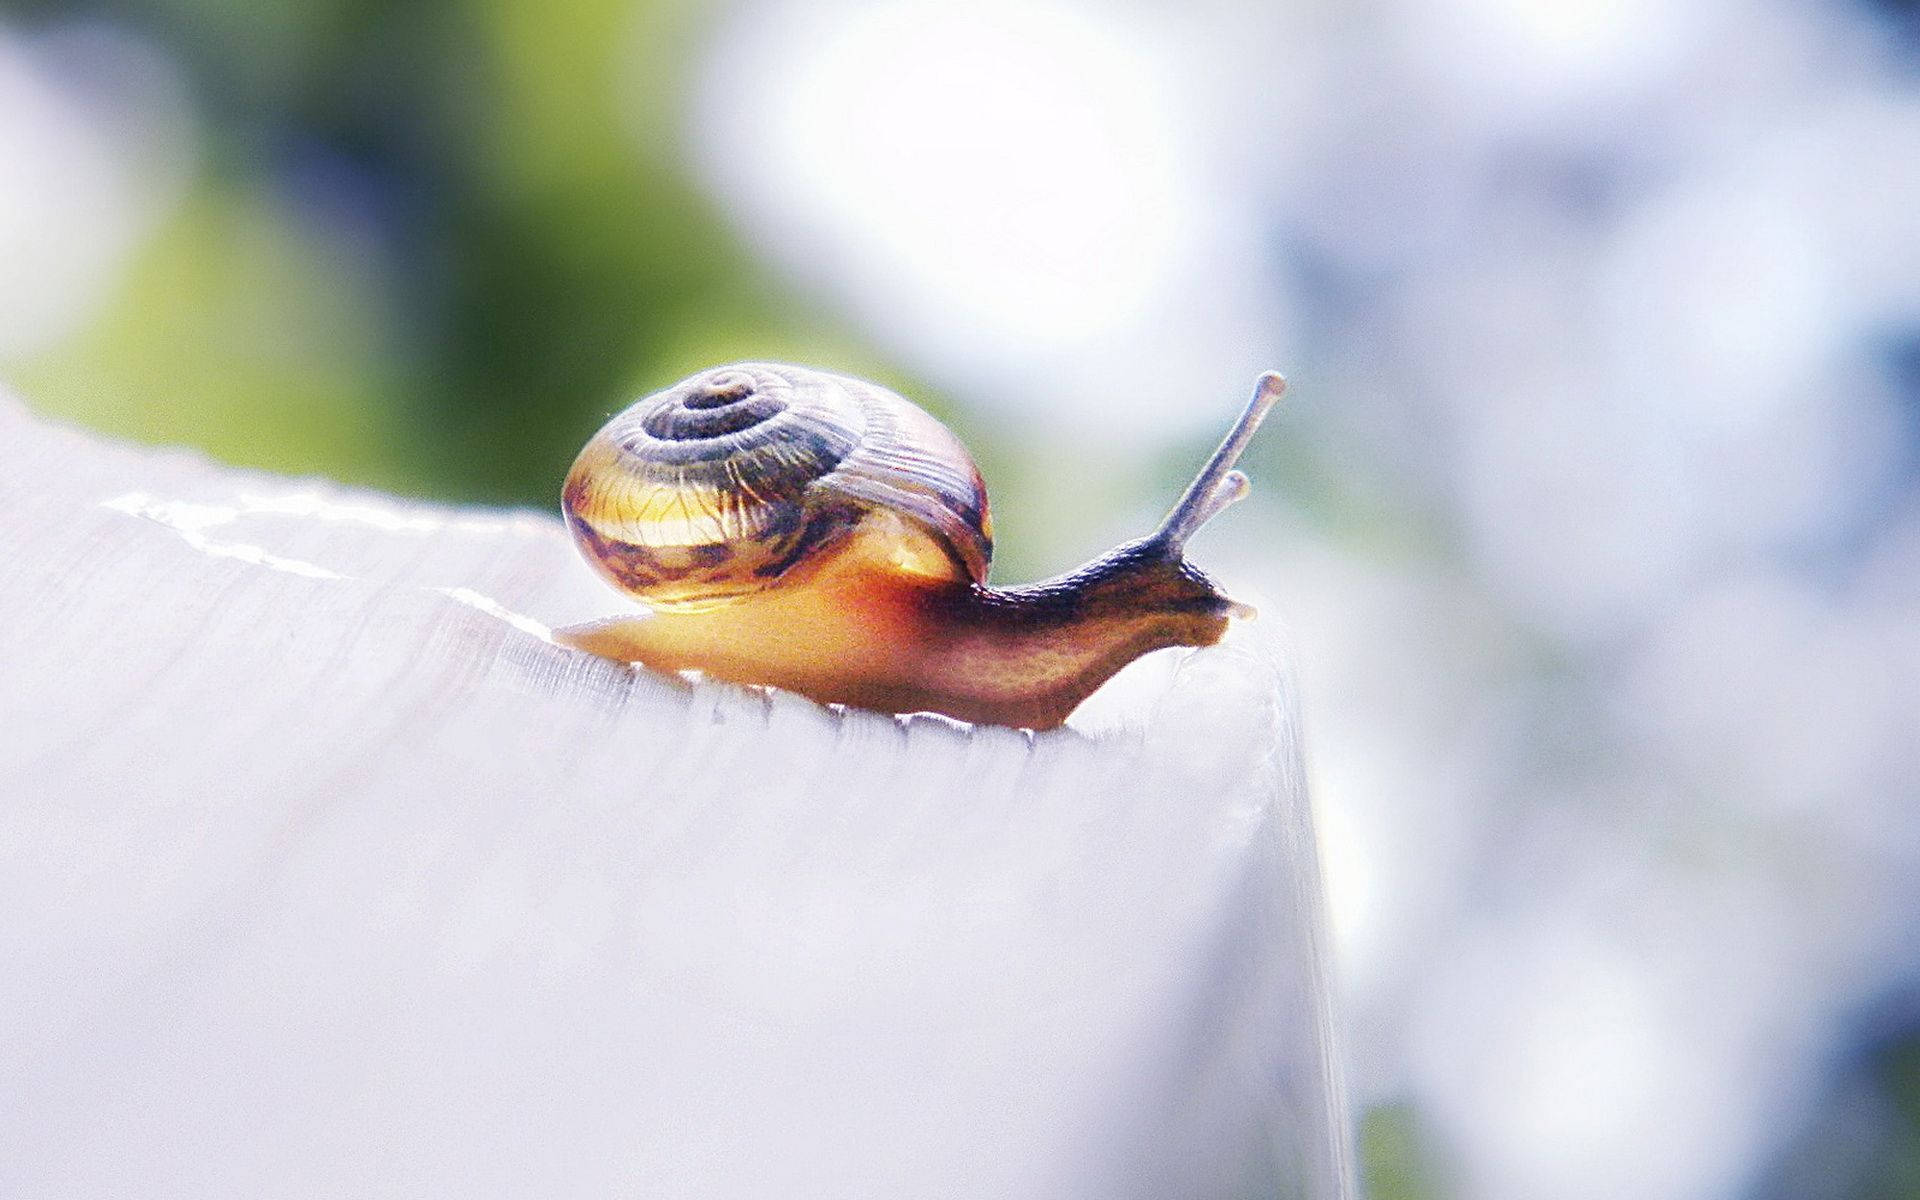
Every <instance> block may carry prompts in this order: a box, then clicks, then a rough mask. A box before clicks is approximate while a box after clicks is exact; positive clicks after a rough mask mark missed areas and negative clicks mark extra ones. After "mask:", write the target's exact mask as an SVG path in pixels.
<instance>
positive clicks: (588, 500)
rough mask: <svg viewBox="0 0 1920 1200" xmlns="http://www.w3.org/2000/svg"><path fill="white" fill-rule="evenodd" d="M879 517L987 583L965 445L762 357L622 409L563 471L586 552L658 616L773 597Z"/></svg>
mask: <svg viewBox="0 0 1920 1200" xmlns="http://www.w3.org/2000/svg"><path fill="white" fill-rule="evenodd" d="M876 507H880V508H885V509H888V510H891V511H892V512H895V513H897V514H899V515H901V516H903V517H905V518H907V519H908V520H910V521H912V522H913V523H915V524H917V525H919V526H920V527H922V528H924V529H926V530H927V531H928V532H929V533H930V534H932V535H933V538H934V540H935V541H936V542H937V543H938V544H939V545H941V546H942V547H943V548H944V549H945V550H946V551H947V553H948V555H949V556H950V557H951V560H952V562H951V566H952V569H953V575H954V578H955V579H956V580H957V581H963V582H964V581H968V580H971V581H973V582H976V583H978V582H984V581H985V579H986V574H987V560H988V559H989V558H990V557H991V555H992V553H993V540H992V525H991V522H990V518H989V516H988V514H987V495H986V489H985V487H984V486H983V485H982V483H981V480H980V472H979V471H978V470H977V469H976V468H975V467H974V465H973V459H972V458H971V457H969V456H968V454H967V452H966V448H965V447H963V446H962V445H961V444H960V440H959V439H958V438H956V437H954V435H953V434H952V433H951V432H949V431H948V430H947V428H946V426H944V425H942V424H940V423H939V422H938V421H936V420H934V419H933V418H932V417H930V416H928V415H927V414H926V413H925V412H923V411H921V410H920V409H919V408H917V407H915V406H914V405H913V404H910V403H908V402H907V401H906V400H904V399H902V398H901V397H899V396H897V395H895V394H894V393H892V392H890V391H887V390H886V389H885V388H881V387H876V386H875V385H873V384H870V383H863V382H861V381H860V380H857V379H851V378H847V377H845V376H840V375H828V374H825V373H823V372H820V371H810V370H807V369H806V368H804V367H790V366H782V365H778V364H771V363H739V364H736V365H734V366H728V367H715V368H713V369H712V370H708V371H702V372H701V373H700V374H698V375H694V376H691V377H690V378H687V379H683V380H681V381H680V382H679V383H677V384H675V385H673V386H672V387H670V388H668V389H666V390H665V391H662V392H656V393H654V394H653V395H651V396H648V397H647V398H646V399H644V400H641V401H640V402H639V403H637V404H635V405H633V406H632V407H630V408H628V409H626V410H625V411H624V412H622V413H620V414H619V415H618V416H616V417H614V418H613V420H611V421H609V422H607V424H606V426H605V427H604V428H602V429H601V430H600V432H599V433H598V434H596V435H595V436H594V438H593V440H592V441H591V442H588V443H587V446H586V449H584V450H582V451H581V452H580V457H579V458H577V459H576V460H574V464H573V469H572V470H571V471H570V472H568V474H567V483H566V490H565V492H564V494H563V497H562V508H563V510H564V511H565V513H566V518H567V526H568V528H570V529H571V530H572V531H573V536H574V539H575V541H576V542H577V543H578V544H579V546H580V550H581V553H583V554H584V555H586V558H587V561H588V562H590V563H592V564H593V565H594V566H595V567H596V568H597V569H598V570H599V571H600V573H601V574H603V575H604V576H606V577H607V579H608V580H609V581H611V582H612V583H613V584H614V586H616V587H618V588H620V589H621V590H623V591H625V592H627V593H629V594H631V595H632V596H634V597H636V598H638V599H640V600H643V601H645V602H646V603H648V604H649V605H652V606H654V607H658V608H672V607H693V606H705V605H708V604H712V603H714V602H717V601H724V600H728V599H733V598H736V597H739V596H743V595H746V594H748V593H751V592H755V591H758V590H760V589H762V588H765V587H768V586H770V585H772V584H773V583H775V582H776V581H777V580H779V579H780V578H781V577H782V576H783V575H786V574H787V573H788V572H789V571H792V570H793V569H794V568H795V567H796V566H798V565H800V564H802V563H804V562H807V561H810V560H809V556H810V555H816V554H818V553H820V552H822V551H824V550H826V549H827V548H828V547H830V546H832V545H834V544H835V543H837V542H840V541H841V540H842V539H844V538H845V537H846V535H847V534H849V533H851V532H852V531H853V530H854V529H855V528H856V527H857V526H858V525H859V524H860V522H861V521H862V520H863V519H865V518H866V516H867V515H868V514H869V513H870V512H871V511H872V510H873V509H874V508H876Z"/></svg>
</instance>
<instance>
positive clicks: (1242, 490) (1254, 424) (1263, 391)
mask: <svg viewBox="0 0 1920 1200" xmlns="http://www.w3.org/2000/svg"><path fill="white" fill-rule="evenodd" d="M1286 390H1287V381H1286V379H1285V377H1284V376H1282V375H1281V374H1280V373H1279V372H1278V371H1268V372H1267V373H1266V374H1264V375H1262V376H1260V382H1259V383H1258V384H1257V385H1255V387H1254V389H1253V399H1251V400H1249V401H1247V407H1246V409H1245V411H1243V412H1242V413H1241V414H1240V419H1239V420H1238V421H1235V422H1234V425H1233V428H1232V429H1230V430H1228V431H1227V436H1226V438H1225V439H1224V440H1222V441H1221V443H1220V448H1219V449H1217V450H1215V451H1214V452H1213V457H1212V458H1209V459H1208V460H1207V465H1206V466H1204V467H1202V468H1200V474H1198V475H1196V476H1195V477H1194V480H1193V482H1192V483H1191V484H1189V485H1188V486H1187V490H1186V494H1185V495H1183V496H1181V497H1180V502H1179V503H1178V504H1176V505H1174V506H1173V511H1172V512H1170V513H1168V514H1167V519H1166V520H1164V521H1162V522H1160V528H1158V529H1156V530H1154V532H1153V535H1152V537H1151V538H1150V539H1149V540H1151V541H1153V542H1156V543H1158V544H1160V545H1162V546H1164V547H1166V551H1167V553H1168V554H1169V555H1171V556H1172V557H1174V558H1178V557H1180V554H1181V552H1182V551H1184V550H1185V549H1186V546H1187V539H1188V538H1190V537H1192V536H1193V535H1194V532H1195V531H1196V530H1198V529H1199V528H1200V527H1201V526H1202V525H1205V524H1206V523H1207V522H1208V521H1211V520H1212V519H1213V518H1215V517H1217V516H1219V515H1220V513H1221V511H1222V510H1224V509H1225V508H1226V507H1227V506H1228V505H1230V504H1232V503H1233V502H1234V501H1236V500H1239V499H1241V498H1242V497H1244V496H1245V495H1246V494H1247V492H1248V490H1249V489H1250V487H1251V485H1250V484H1249V483H1248V482H1247V477H1246V475H1245V474H1243V473H1241V472H1240V471H1236V470H1235V469H1234V463H1236V462H1238V461H1239V459H1240V454H1241V452H1242V451H1244V450H1245V449H1246V448H1247V443H1248V442H1251V441H1252V440H1253V435H1254V432H1255V431H1256V430H1258V429H1259V428H1260V422H1261V421H1263V420H1265V419H1266V416H1267V414H1268V413H1269V412H1271V411H1273V406H1274V405H1276V404H1278V403H1279V402H1280V397H1281V396H1282V395H1283V394H1285V392H1286Z"/></svg>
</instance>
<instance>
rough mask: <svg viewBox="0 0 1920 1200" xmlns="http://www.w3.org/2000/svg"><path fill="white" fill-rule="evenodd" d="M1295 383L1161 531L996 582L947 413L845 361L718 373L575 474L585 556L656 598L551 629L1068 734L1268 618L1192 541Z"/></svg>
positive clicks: (617, 431)
mask: <svg viewBox="0 0 1920 1200" xmlns="http://www.w3.org/2000/svg"><path fill="white" fill-rule="evenodd" d="M1285 386H1286V382H1285V381H1284V380H1283V379H1281V377H1280V376H1279V375H1278V374H1275V373H1272V372H1269V373H1267V374H1265V375H1263V376H1261V377H1260V382H1259V385H1258V387H1257V388H1256V389H1255V391H1254V395H1253V399H1252V401H1251V402H1249V404H1248V405H1247V408H1246V411H1245V412H1243V413H1242V414H1241V416H1240V419H1239V420H1238V421H1237V422H1236V423H1235V424H1234V427H1233V429H1232V431H1231V432H1230V433H1228V435H1227V438H1226V440H1225V441H1224V442H1222V443H1221V444H1220V448H1219V449H1218V450H1216V451H1215V452H1214V454H1213V457H1212V458H1211V459H1210V460H1208V462H1207V465H1206V466H1205V467H1204V468H1203V469H1202V470H1201V472H1200V474H1199V476H1198V478H1196V479H1195V480H1194V481H1193V484H1192V485H1191V486H1190V487H1188V488H1187V491H1186V494H1185V495H1184V496H1182V497H1181V499H1180V502H1179V503H1178V504H1177V505H1175V506H1174V509H1173V511H1172V512H1171V513H1169V514H1168V515H1167V518H1166V520H1165V521H1163V522H1162V523H1161V525H1160V527H1159V528H1158V529H1156V530H1155V531H1154V532H1153V533H1151V534H1149V535H1148V536H1147V537H1144V538H1141V539H1139V540H1137V541H1132V542H1128V543H1126V544H1124V545H1122V546H1119V547H1117V548H1115V549H1114V550H1112V551H1110V552H1108V553H1107V554H1105V555H1103V556H1101V557H1100V558H1098V559H1096V560H1095V561H1093V562H1091V563H1088V564H1087V565H1086V566H1084V567H1081V568H1080V569H1079V570H1077V571H1074V572H1072V573H1071V574H1067V575H1062V576H1060V577H1058V578H1056V579H1050V580H1047V581H1045V582H1042V583H1036V584H1031V585H1028V586H1025V587H1014V588H995V587H989V586H988V585H987V582H986V577H987V562H988V559H989V558H990V557H991V556H992V553H993V527H992V522H991V518H990V517H989V516H988V513H987V495H986V488H985V486H984V485H983V484H982V482H981V479H980V472H979V471H978V470H977V469H976V468H975V467H974V465H973V460H972V458H970V457H969V456H968V454H967V452H966V449H965V448H964V447H962V446H961V444H960V441H959V439H958V438H956V437H954V435H953V434H952V433H950V432H949V431H948V430H947V428H946V427H945V426H943V425H941V424H940V423H939V422H938V421H936V420H934V419H933V418H932V417H930V416H928V415H927V414H926V413H925V412H923V411H921V410H920V409H919V408H917V407H916V406H914V405H913V404H910V403H908V402H907V401H906V400H904V399H902V398H901V397H899V396H897V395H895V394H894V393H892V392H890V391H887V390H886V389H885V388H881V387H877V386H875V385H874V384H871V383H863V382H861V381H860V380H857V379H851V378H848V377H845V376H840V375H830V374H827V373H825V372H821V371H813V370H808V369H806V368H804V367H790V366H782V365H776V364H769V363H740V364H736V365H734V366H728V367H716V368H714V369H712V370H709V371H703V372H701V373H700V374H698V375H694V376H692V377H691V378H688V379H684V380H682V381H681V382H679V383H677V384H675V385H673V386H672V387H670V388H668V389H666V390H665V391H662V392H657V393H655V394H654V395H651V396H648V397H647V398H646V399H644V400H641V401H640V402H639V403H637V404H635V405H633V406H632V407H630V408H628V409H626V410H625V411H624V412H621V413H620V414H619V415H617V416H615V417H614V418H613V419H612V420H611V421H609V422H608V423H607V424H606V426H605V427H604V428H602V429H601V430H600V432H599V433H598V434H597V435H595V437H594V438H593V440H592V441H591V442H589V443H587V446H586V448H585V449H584V450H582V451H581V452H580V457H579V458H578V459H577V460H575V462H574V464H573V469H572V470H571V471H570V472H568V474H567V482H566V488H565V491H564V494H563V498H562V508H563V510H564V512H565V514H566V518H567V526H568V528H570V529H571V530H572V531H573V536H574V539H575V541H576V542H577V543H578V545H579V547H580V550H581V553H582V554H584V555H585V556H586V558H587V561H588V562H590V563H591V564H593V566H594V567H595V568H596V569H598V570H599V572H600V573H601V574H602V575H603V576H605V577H606V578H607V580H608V581H610V582H611V583H612V584H613V585H614V586H615V587H617V588H619V589H620V590H621V591H623V592H626V593H627V594H628V595H630V596H632V597H634V598H635V599H637V600H640V601H642V602H644V603H645V604H646V605H647V606H648V608H650V609H651V610H652V611H651V612H649V613H645V614H638V615H632V616H622V617H613V618H609V619H607V620H603V621H595V622H591V623H589V624H585V625H576V626H573V627H571V628H569V629H563V630H560V631H559V632H558V633H557V634H556V637H557V638H558V640H560V641H561V642H563V643H565V644H568V645H572V646H576V647H578V648H580V649H582V650H587V651H591V652H592V653H594V654H598V655H602V656H604V657H606V658H611V659H615V660H617V661H620V662H639V663H642V664H645V665H646V666H649V667H653V668H655V669H657V670H662V671H679V670H686V669H689V668H694V669H698V670H700V671H702V672H704V673H706V674H707V675H710V676H713V677H716V678H720V679H728V680H732V681H734V682H736V683H751V684H767V685H772V686H776V687H783V688H787V689H790V690H792V691H796V692H800V693H802V694H803V695H807V696H810V697H812V698H813V699H815V700H818V701H821V702H823V703H840V704H850V705H855V706H858V707H861V708H871V709H877V710H879V711H882V712H892V713H902V712H938V713H945V714H947V715H949V716H953V717H959V718H961V719H963V720H967V721H984V722H991V723H994V724H1000V725H1015V726H1028V727H1031V728H1034V729H1051V728H1053V727H1054V726H1057V725H1059V724H1060V723H1061V722H1062V721H1065V720H1066V719H1067V715H1068V714H1069V713H1071V712H1072V711H1073V710H1074V708H1075V707H1077V706H1078V705H1079V703H1080V702H1081V701H1082V700H1084V699H1086V698H1087V697H1088V696H1089V695H1091V694H1092V693H1093V691H1094V689H1095V688H1098V687H1099V686H1100V685H1101V684H1102V683H1104V682H1106V680H1107V679H1108V678H1110V677H1111V676H1112V675H1113V674H1114V672H1116V671H1118V670H1119V669H1120V668H1121V667H1124V666H1126V665H1127V664H1128V663H1130V662H1132V661H1133V660H1134V659H1136V658H1138V657H1139V656H1140V655H1142V654H1146V653H1148V652H1149V651H1152V650H1158V649H1162V648H1164V647H1167V646H1210V645H1212V644H1213V643H1214V642H1217V641H1219V640H1220V637H1221V635H1222V634H1224V633H1225V632H1226V629H1227V622H1228V620H1229V618H1232V617H1250V616H1252V615H1253V611H1252V610H1251V609H1249V608H1247V607H1246V606H1245V605H1242V604H1237V603H1235V602H1234V601H1232V600H1230V599H1228V598H1227V597H1226V596H1224V595H1222V594H1221V592H1220V590H1219V589H1218V588H1217V587H1215V586H1214V584H1213V582H1212V581H1211V580H1209V579H1208V578H1207V577H1206V576H1205V575H1203V574H1201V573H1200V572H1199V571H1198V570H1196V569H1195V568H1193V567H1192V566H1189V565H1188V564H1187V562H1186V561H1185V559H1184V558H1183V557H1182V554H1183V552H1184V549H1185V546H1186V542H1187V539H1188V537H1189V536H1191V535H1192V534H1193V532H1194V531H1195V530H1197V529H1198V528H1200V526H1201V525H1203V524H1204V523H1206V522H1207V521H1208V520H1209V519H1211V518H1212V517H1213V516H1214V515H1215V514H1216V513H1218V512H1220V510H1221V509H1223V508H1225V507H1226V506H1227V505H1229V504H1231V503H1233V502H1234V501H1235V500H1238V499H1239V498H1240V497H1242V496H1244V495H1245V494H1246V492H1247V477H1246V476H1245V475H1243V474H1241V473H1240V472H1239V471H1237V470H1234V469H1233V464H1234V461H1235V459H1237V458H1238V457H1239V455H1240V452H1241V450H1243V449H1244V448H1245V446H1246V444H1247V442H1248V440H1249V439H1250V438H1252V436H1253V432H1254V430H1255V429H1256V428H1257V427H1258V426H1259V424H1260V420H1261V418H1262V417H1264V416H1265V415H1266V413H1267V411H1268V410H1269V409H1270V408H1272V407H1273V405H1274V402H1275V401H1277V400H1278V399H1279V398H1280V393H1281V391H1282V390H1283V389H1284V388H1285Z"/></svg>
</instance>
